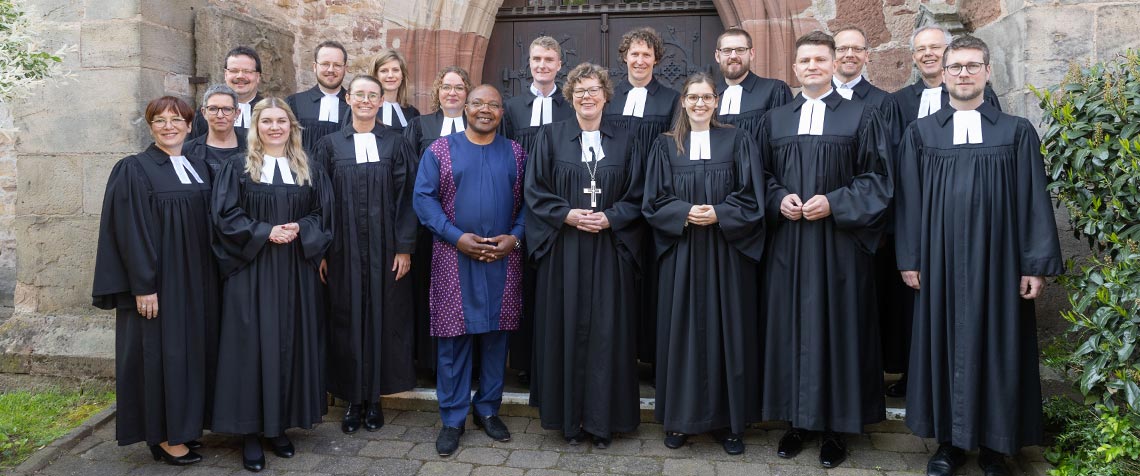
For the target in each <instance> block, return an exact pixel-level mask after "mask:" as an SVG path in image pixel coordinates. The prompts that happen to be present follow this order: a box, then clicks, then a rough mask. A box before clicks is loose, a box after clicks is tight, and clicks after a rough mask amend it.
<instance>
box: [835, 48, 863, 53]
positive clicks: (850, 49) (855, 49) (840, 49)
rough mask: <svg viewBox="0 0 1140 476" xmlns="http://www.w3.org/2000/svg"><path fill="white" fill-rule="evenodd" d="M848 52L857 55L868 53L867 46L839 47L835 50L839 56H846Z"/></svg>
mask: <svg viewBox="0 0 1140 476" xmlns="http://www.w3.org/2000/svg"><path fill="white" fill-rule="evenodd" d="M848 51H851V52H855V53H862V52H864V51H867V47H866V46H838V47H836V48H835V52H836V53H839V54H846V53H847V52H848Z"/></svg>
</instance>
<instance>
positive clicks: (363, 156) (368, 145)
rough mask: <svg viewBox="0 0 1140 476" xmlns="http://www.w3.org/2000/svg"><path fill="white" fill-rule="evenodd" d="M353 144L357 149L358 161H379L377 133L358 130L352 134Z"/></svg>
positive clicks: (361, 162)
mask: <svg viewBox="0 0 1140 476" xmlns="http://www.w3.org/2000/svg"><path fill="white" fill-rule="evenodd" d="M352 144H353V146H354V147H355V150H356V163H358V164H364V163H368V162H379V161H380V152H379V150H377V147H376V134H373V133H371V132H357V133H355V134H353V135H352Z"/></svg>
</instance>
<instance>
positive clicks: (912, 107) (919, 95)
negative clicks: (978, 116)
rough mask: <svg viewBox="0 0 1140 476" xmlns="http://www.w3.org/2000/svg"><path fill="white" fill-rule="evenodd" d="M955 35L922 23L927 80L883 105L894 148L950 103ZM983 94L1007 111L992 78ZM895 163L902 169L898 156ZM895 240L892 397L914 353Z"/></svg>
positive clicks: (889, 352) (902, 388) (919, 56)
mask: <svg viewBox="0 0 1140 476" xmlns="http://www.w3.org/2000/svg"><path fill="white" fill-rule="evenodd" d="M950 40H951V36H950V32H949V31H947V30H946V29H945V28H943V27H941V26H937V25H930V26H924V27H922V28H919V29H917V30H915V32H914V35H912V36H911V40H910V47H911V50H912V51H913V52H914V53H913V54H912V58H913V59H914V65H915V67H917V68H918V72H919V73H920V74H921V75H922V81H918V82H916V83H914V84H912V85H910V86H907V87H904V88H902V89H900V90H898V91H896V92H894V93H892V94H890V95H888V96H887V98H886V99H885V100H884V101H883V104H882V106H880V110H879V112H880V114H882V116H883V122H884V124H885V125H886V127H887V134H889V136H890V141H891V151H892V152H893V151H896V150H897V149H898V146H899V142H900V141H901V139H902V133H903V131H904V130H906V128H907V126H909V125H910V123H912V122H914V120H915V119H921V118H923V117H926V116H928V115H930V114H934V113H935V112H938V111H939V110H941V109H942V108H943V107H946V106H948V105H949V104H950V94H949V92H947V90H946V88H944V87H943V85H942V53H943V50H945V49H946V45H948V44H950ZM983 97H984V98H985V101H986V103H988V104H989V105H991V106H993V107H994V108H995V109H997V110H998V111H999V112H1000V111H1001V104H999V103H998V99H997V95H996V94H994V92H993V90H992V89H990V87H989V84H986V86H985V93H984V95H983ZM895 167H896V169H897V167H898V164H897V162H896V164H895ZM893 240H894V238H893V237H892V236H888V237H887V240H885V242H884V243H883V248H882V250H880V252H879V254H880V255H882V257H881V258H879V260H878V261H879V264H880V265H883V266H886V268H885V269H883V268H876V272H877V274H876V276H877V277H878V278H879V280H880V282H881V283H882V285H881V286H880V288H881V289H882V290H881V295H880V302H882V303H883V307H882V309H880V319H881V321H880V324H881V325H880V331H882V340H883V370H884V371H886V372H887V373H902V374H903V375H902V378H900V379H899V380H898V381H897V382H895V383H893V384H891V385H888V386H887V387H886V388H885V390H884V392H885V393H886V395H887V396H888V397H903V396H906V389H907V377H906V370H907V359H908V357H907V356H908V354H909V353H910V333H911V325H912V320H913V313H914V293H913V292H912V291H909V290H907V289H903V288H902V287H901V286H899V284H898V281H897V280H896V279H895V278H894V276H888V275H890V274H893V273H891V271H893V270H894V269H895V267H892V266H890V264H891V263H888V262H887V261H888V260H890V259H891V258H890V256H889V255H890V254H891V249H892V248H893V246H894V241H893Z"/></svg>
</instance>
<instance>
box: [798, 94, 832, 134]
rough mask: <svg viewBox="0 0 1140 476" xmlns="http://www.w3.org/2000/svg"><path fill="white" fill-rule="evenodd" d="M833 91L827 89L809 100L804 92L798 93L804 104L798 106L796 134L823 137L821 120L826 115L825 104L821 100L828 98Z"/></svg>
mask: <svg viewBox="0 0 1140 476" xmlns="http://www.w3.org/2000/svg"><path fill="white" fill-rule="evenodd" d="M833 91H835V90H834V89H829V90H827V92H826V93H823V95H822V96H820V97H818V98H815V99H812V98H809V97H808V96H807V95H806V94H804V92H800V96H803V98H804V103H803V105H801V106H800V126H799V129H798V130H797V132H796V133H797V134H799V135H813V136H821V135H823V119H824V117H826V115H827V104H826V103H824V102H823V98H826V97H828V96H830V95H831V93H832V92H833Z"/></svg>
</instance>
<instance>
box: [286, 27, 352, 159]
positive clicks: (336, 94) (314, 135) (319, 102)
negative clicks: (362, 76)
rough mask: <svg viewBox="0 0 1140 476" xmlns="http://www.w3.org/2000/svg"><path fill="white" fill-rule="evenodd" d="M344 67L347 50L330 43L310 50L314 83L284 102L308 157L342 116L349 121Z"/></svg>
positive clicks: (335, 127) (338, 126)
mask: <svg viewBox="0 0 1140 476" xmlns="http://www.w3.org/2000/svg"><path fill="white" fill-rule="evenodd" d="M347 67H348V51H347V50H345V49H344V46H343V45H341V44H340V43H338V42H336V41H333V40H325V41H322V42H321V43H320V44H318V45H317V47H316V49H314V50H313V73H315V74H316V75H317V84H316V85H314V86H313V87H312V88H309V89H308V90H305V91H302V92H299V93H296V94H292V95H290V96H289V97H288V98H286V99H285V102H286V103H287V104H289V107H291V108H293V114H295V115H296V116H297V122H300V123H301V127H302V131H301V144H302V145H303V146H304V147H305V152H308V153H309V154H310V155H312V153H313V152H314V151H315V148H314V147H315V146H316V145H317V141H319V140H320V139H321V138H322V137H324V136H325V135H326V134H329V133H332V132H336V131H338V130H340V128H341V122H342V119H341V118H342V117H344V118H347V119H348V120H349V121H351V117H352V116H351V115H348V114H345V112H346V111H348V102H347V100H346V97H345V90H344V88H343V87H341V84H342V83H343V82H344V71H345V68H347Z"/></svg>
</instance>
